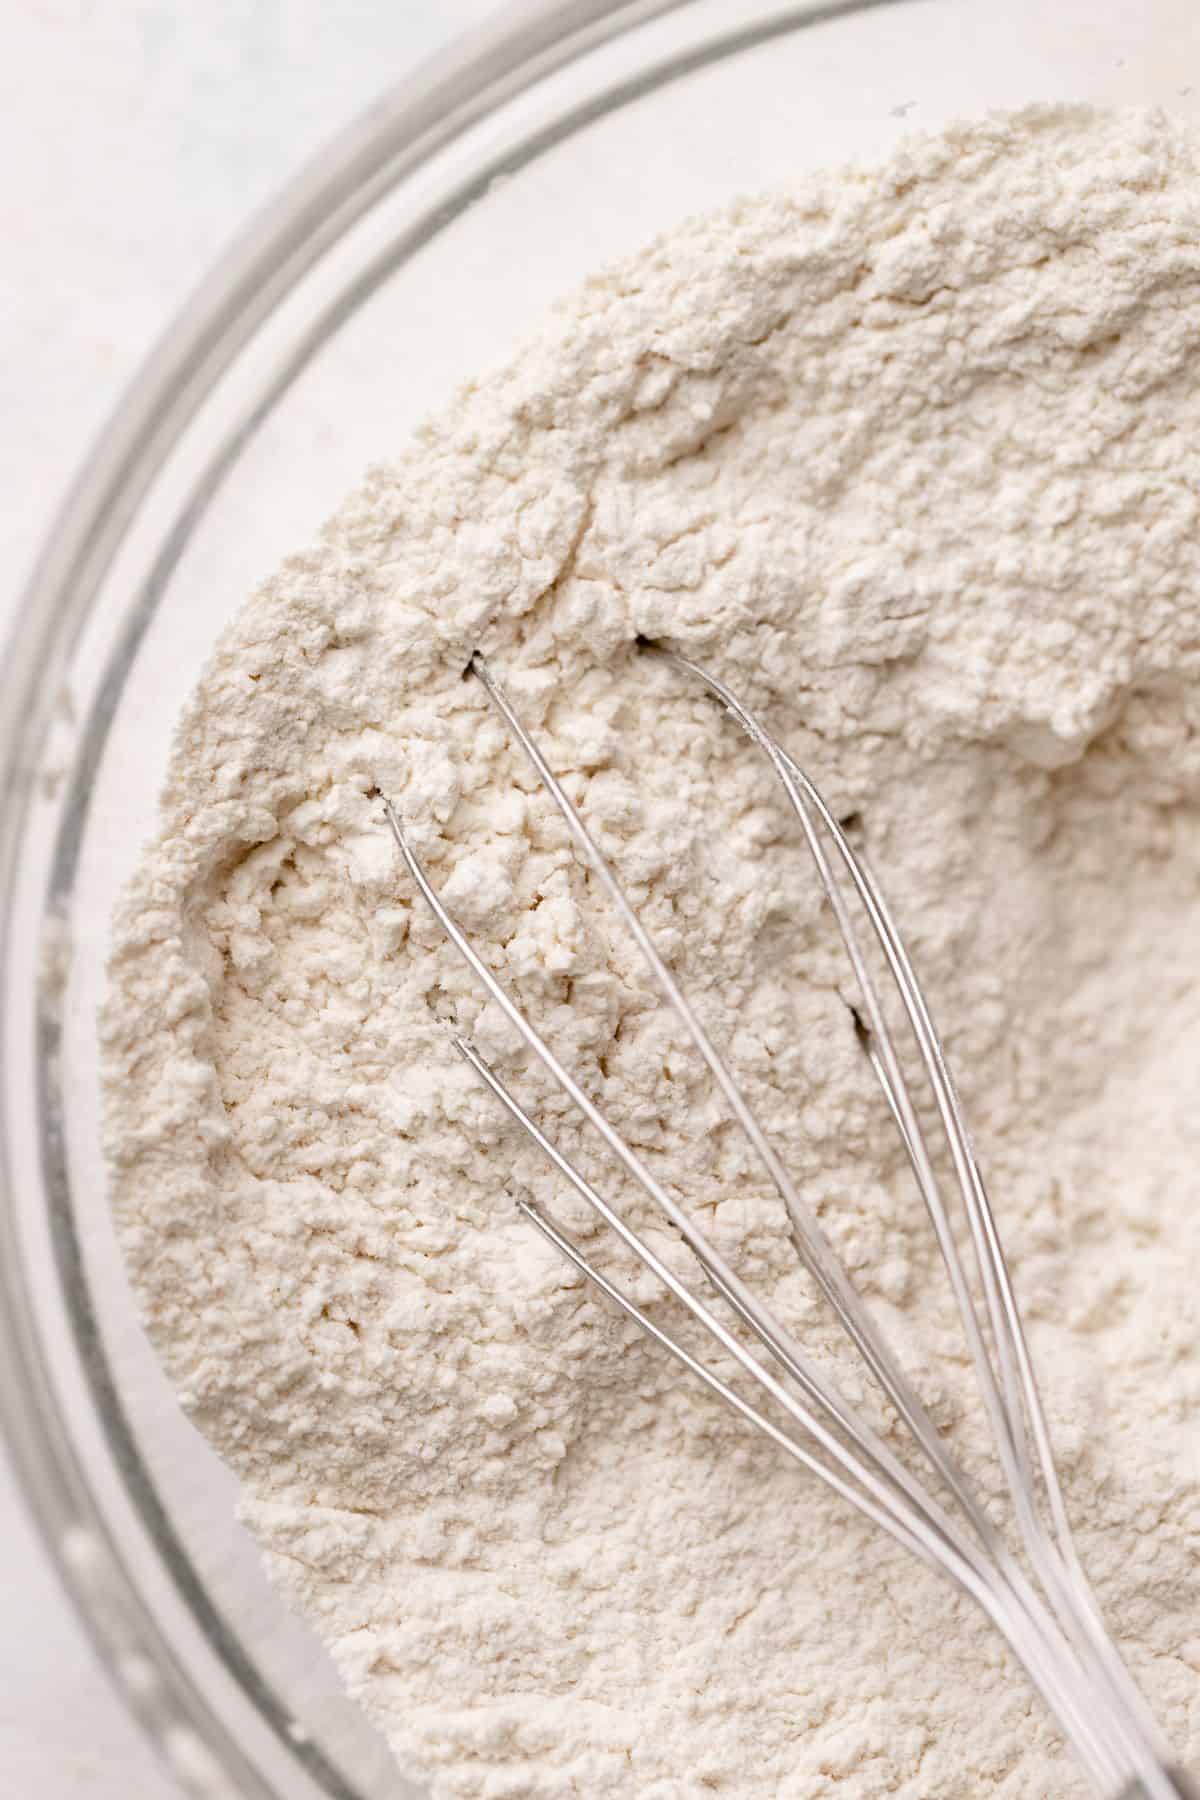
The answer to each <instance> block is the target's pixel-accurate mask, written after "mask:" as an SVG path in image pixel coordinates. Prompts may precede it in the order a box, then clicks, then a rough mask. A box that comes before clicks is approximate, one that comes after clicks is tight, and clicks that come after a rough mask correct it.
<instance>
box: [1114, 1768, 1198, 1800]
mask: <svg viewBox="0 0 1200 1800" xmlns="http://www.w3.org/2000/svg"><path fill="white" fill-rule="evenodd" d="M1164 1773H1165V1775H1166V1778H1167V1780H1168V1782H1169V1783H1170V1786H1171V1793H1172V1795H1174V1796H1175V1797H1176V1800H1200V1788H1197V1787H1196V1784H1195V1783H1194V1782H1193V1781H1189V1780H1188V1778H1187V1776H1186V1775H1184V1774H1183V1773H1182V1772H1181V1771H1180V1770H1179V1769H1167V1770H1165V1771H1164ZM1117 1800H1147V1795H1146V1789H1145V1788H1144V1787H1143V1786H1142V1784H1141V1782H1140V1781H1135V1782H1134V1784H1133V1786H1132V1787H1128V1788H1125V1789H1124V1790H1123V1791H1122V1792H1121V1793H1120V1794H1118V1795H1117Z"/></svg>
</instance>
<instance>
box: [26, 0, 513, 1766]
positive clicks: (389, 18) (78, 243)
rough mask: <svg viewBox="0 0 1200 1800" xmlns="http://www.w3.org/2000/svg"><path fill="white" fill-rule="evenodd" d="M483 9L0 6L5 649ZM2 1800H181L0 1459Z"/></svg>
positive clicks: (207, 3)
mask: <svg viewBox="0 0 1200 1800" xmlns="http://www.w3.org/2000/svg"><path fill="white" fill-rule="evenodd" d="M486 10H487V4H486V0H339V3H338V4H336V5H330V4H328V0H288V3H287V4H286V5H275V4H271V3H270V0H202V4H200V5H198V6H180V5H176V4H173V3H171V0H99V3H98V4H86V3H85V0H0V41H2V42H3V46H4V56H3V58H2V59H0V243H2V244H3V253H2V254H0V319H2V321H3V343H4V349H3V355H2V356H0V420H2V421H3V424H2V425H0V491H2V492H3V495H4V504H3V506H2V507H0V566H2V567H3V569H4V571H5V576H4V580H3V582H0V634H4V635H6V634H7V631H8V629H9V626H10V623H11V620H12V618H13V616H14V613H15V607H16V601H17V596H18V594H19V591H20V587H21V582H22V579H23V577H24V574H25V572H26V570H27V568H28V566H29V563H30V560H31V558H32V556H33V554H34V552H35V550H36V548H37V544H38V541H39V539H40V537H41V534H42V533H43V531H44V529H45V527H46V525H47V524H48V522H49V517H50V514H51V511H52V509H53V508H54V506H55V505H56V503H57V501H58V498H59V496H60V494H61V493H62V490H63V488H64V487H65V485H66V483H67V481H68V480H69V478H70V476H71V474H72V472H73V470H74V467H75V465H76V463H77V462H78V460H79V458H80V455H81V454H82V452H83V450H84V448H85V446H86V445H87V443H88V442H89V440H90V439H91V437H92V435H93V434H94V433H95V431H96V430H97V429H98V427H99V426H100V424H101V422H102V420H103V419H104V417H105V415H106V413H107V412H108V410H109V408H110V407H111V405H112V404H113V402H114V400H115V399H116V396H117V394H118V392H119V391H120V389H121V387H122V385H123V384H124V382H125V381H126V380H127V379H128V377H129V376H130V375H131V373H132V372H133V370H134V368H135V367H136V365H137V363H138V362H139V360H140V359H141V357H142V355H143V354H144V352H145V351H146V349H147V348H148V347H149V345H150V344H151V342H152V341H153V340H154V339H155V338H156V337H157V335H158V333H159V332H160V330H161V329H162V328H163V326H164V325H165V324H166V323H167V321H168V319H169V318H170V316H171V314H172V313H173V311H174V310H175V308H176V307H177V306H178V304H179V303H180V302H181V300H182V299H183V298H184V296H185V295H186V293H187V292H188V290H189V289H190V288H191V287H192V285H193V284H194V283H195V282H196V281H197V280H198V279H199V278H200V276H201V275H202V274H203V273H204V271H205V269H206V268H207V266H208V265H209V263H210V262H211V261H212V260H213V258H214V257H215V256H216V255H217V253H218V252H219V251H220V250H221V249H222V247H223V245H224V243H225V241H226V240H227V239H228V238H229V237H230V236H231V235H232V233H233V231H234V229H235V228H236V227H237V226H238V225H239V224H240V223H241V221H242V219H243V218H244V217H245V215H246V214H247V213H248V212H249V211H250V210H251V209H252V208H253V207H255V206H257V205H258V204H259V202H260V201H262V200H264V199H266V198H267V197H268V196H269V195H270V194H271V193H272V191H273V190H274V189H276V188H277V187H278V186H279V185H280V184H281V183H282V182H283V181H284V180H285V179H286V177H287V176H288V175H289V174H290V172H291V171H292V169H293V168H294V167H295V166H296V165H297V163H298V162H300V161H301V159H302V158H304V157H307V156H308V155H309V154H310V153H311V152H312V151H313V150H315V149H316V148H317V147H318V146H319V145H320V143H321V142H322V140H323V139H325V138H327V137H329V136H330V135H331V134H332V133H333V132H334V131H336V130H337V128H338V127H339V126H340V125H342V124H343V123H345V122H346V121H347V120H348V119H349V118H351V117H352V116H353V115H354V114H355V113H356V112H357V111H358V110H359V109H360V108H361V107H363V106H364V105H366V103H367V102H368V101H369V100H371V99H372V98H373V97H374V95H375V94H376V93H377V92H378V90H379V89H380V87H381V86H382V85H384V84H385V83H386V82H387V81H388V80H389V79H392V78H395V77H398V76H399V75H401V74H403V73H405V72H406V71H407V70H408V69H410V68H411V67H412V65H413V64H414V63H415V62H417V61H418V60H419V59H420V58H421V57H423V56H425V55H427V54H428V53H429V52H430V51H431V50H432V49H434V48H436V47H437V46H438V44H439V43H441V42H442V41H444V40H445V39H446V38H448V37H449V36H450V35H451V34H452V33H453V32H455V31H456V30H458V29H459V28H460V27H462V26H463V25H465V24H467V23H468V22H469V21H470V20H471V19H472V18H477V17H478V16H480V14H481V13H483V12H485V11H486ZM0 1591H2V1592H3V1594H4V1624H3V1629H2V1631H0V1793H2V1794H3V1795H5V1796H6V1797H7V1796H11V1797H12V1800H24V1797H25V1796H35V1795H36V1796H45V1800H131V1796H134V1795H136V1796H138V1800H159V1797H160V1796H161V1797H162V1800H174V1796H176V1795H177V1793H178V1789H177V1788H176V1786H175V1784H174V1782H173V1781H172V1780H171V1779H170V1778H169V1777H168V1775H167V1774H166V1773H165V1772H164V1771H163V1770H162V1768H161V1767H160V1766H159V1764H158V1763H157V1761H156V1760H155V1758H154V1757H153V1755H152V1754H151V1752H150V1751H149V1749H148V1748H147V1746H146V1744H145V1743H144V1741H143V1739H142V1737H141V1734H140V1732H139V1731H138V1729H137V1728H136V1727H135V1726H134V1725H133V1724H132V1723H131V1721H130V1719H129V1718H128V1717H127V1715H126V1713H125V1711H124V1707H123V1705H122V1703H121V1701H120V1699H119V1698H118V1697H117V1695H116V1694H115V1692H114V1690H113V1689H112V1688H111V1687H110V1686H109V1683H108V1680H107V1678H106V1677H105V1675H104V1674H103V1672H102V1671H101V1669H100V1667H99V1665H98V1664H97V1662H96V1660H95V1658H94V1656H93V1654H92V1651H91V1649H90V1647H89V1646H88V1644H87V1642H86V1640H85V1638H84V1636H83V1633H82V1631H81V1629H80V1627H79V1625H78V1624H77V1622H76V1619H75V1617H74V1614H73V1612H72V1611H71V1608H70V1606H69V1605H68V1603H67V1601H66V1599H65V1598H64V1596H63V1594H62V1592H61V1590H60V1589H59V1586H58V1583H57V1580H56V1578H55V1576H54V1575H53V1573H52V1571H51V1569H50V1567H49V1565H48V1563H47V1562H46V1559H45V1556H44V1554H43V1552H42V1549H41V1546H40V1543H39V1542H38V1539H37V1537H36V1534H35V1533H34V1531H33V1529H32V1526H31V1524H30V1522H29V1520H28V1518H27V1516H26V1513H25V1510H24V1506H23V1502H22V1501H21V1499H20V1496H19V1495H18V1493H17V1491H16V1488H15V1484H14V1482H13V1480H12V1476H11V1474H10V1472H9V1470H8V1469H7V1467H6V1466H5V1464H4V1462H3V1459H2V1456H0Z"/></svg>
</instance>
